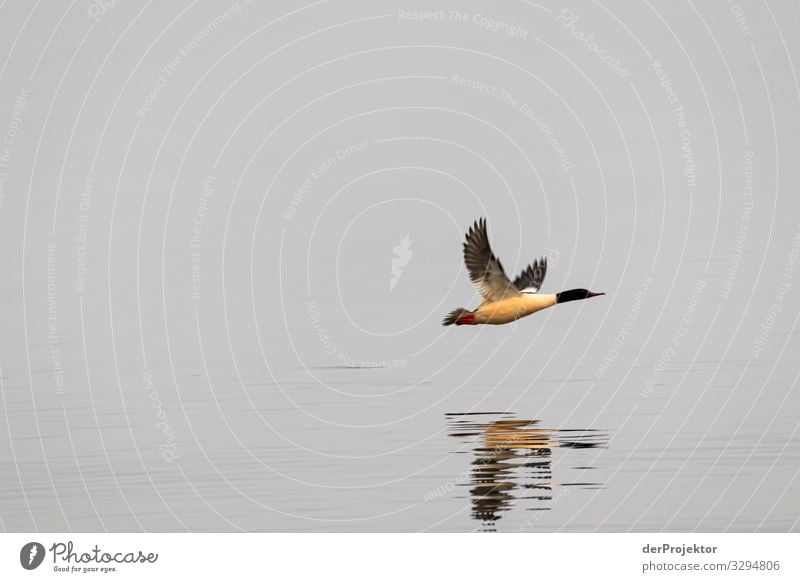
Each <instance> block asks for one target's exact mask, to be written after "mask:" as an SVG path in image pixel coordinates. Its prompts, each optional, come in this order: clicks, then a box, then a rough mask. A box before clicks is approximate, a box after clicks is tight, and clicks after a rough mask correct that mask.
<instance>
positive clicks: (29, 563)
mask: <svg viewBox="0 0 800 582" xmlns="http://www.w3.org/2000/svg"><path fill="white" fill-rule="evenodd" d="M44 554H45V551H44V546H43V545H42V544H40V543H39V542H28V543H27V544H25V545H24V546H22V549H21V550H20V551H19V563H20V564H22V567H23V568H25V569H26V570H35V569H36V568H38V567H39V566H40V565H41V563H42V561H43V560H44Z"/></svg>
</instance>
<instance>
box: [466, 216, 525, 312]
mask: <svg viewBox="0 0 800 582" xmlns="http://www.w3.org/2000/svg"><path fill="white" fill-rule="evenodd" d="M464 264H465V265H466V266H467V271H469V278H470V279H471V280H472V282H473V283H474V284H475V287H477V289H478V292H479V293H480V294H481V295H482V296H483V298H484V299H485V300H486V301H499V300H501V299H505V298H507V297H514V296H517V295H520V292H519V291H518V290H517V288H516V287H514V285H512V284H511V281H509V280H508V277H506V274H505V272H504V271H503V265H501V264H500V260H499V259H498V258H497V257H496V256H494V253H493V252H492V247H491V246H489V236H488V235H487V234H486V220H485V219H483V218H481V219H479V220H477V221H475V224H474V225H473V226H472V227H470V229H469V232H467V240H466V242H465V243H464Z"/></svg>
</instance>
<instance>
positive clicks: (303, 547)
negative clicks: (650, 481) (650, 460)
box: [0, 533, 800, 582]
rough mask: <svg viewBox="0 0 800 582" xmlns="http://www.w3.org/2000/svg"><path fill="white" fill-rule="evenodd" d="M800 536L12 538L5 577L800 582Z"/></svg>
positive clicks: (3, 555)
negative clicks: (759, 581)
mask: <svg viewBox="0 0 800 582" xmlns="http://www.w3.org/2000/svg"><path fill="white" fill-rule="evenodd" d="M798 550H800V534H679V533H670V534H658V533H654V534H643V533H635V534H567V533H563V534H506V535H482V534H276V533H263V534H177V533H174V534H173V533H169V534H108V533H98V534H59V533H43V534H0V580H4V581H5V580H9V581H11V580H14V581H16V580H66V579H70V580H114V581H120V582H121V581H123V580H148V582H151V581H155V580H179V579H186V576H192V577H197V579H202V580H218V579H225V580H231V581H233V580H235V581H237V582H239V581H242V580H281V581H288V580H298V581H299V580H303V581H308V580H326V581H327V580H346V581H347V582H355V581H359V580H369V581H370V582H373V581H376V580H381V581H382V580H402V581H404V582H408V581H409V580H415V579H423V580H455V581H457V582H463V581H468V580H479V581H481V582H486V581H487V580H493V579H497V580H502V579H511V578H510V577H511V576H513V577H515V579H519V580H528V579H543V578H549V577H556V576H557V577H559V578H560V579H562V580H578V579H579V577H580V579H586V580H592V581H593V582H594V581H598V580H614V581H615V582H619V581H624V580H742V581H744V580H766V581H776V582H777V581H779V580H793V581H794V580H799V579H800V570H798Z"/></svg>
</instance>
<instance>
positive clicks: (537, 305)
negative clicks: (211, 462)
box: [475, 293, 556, 324]
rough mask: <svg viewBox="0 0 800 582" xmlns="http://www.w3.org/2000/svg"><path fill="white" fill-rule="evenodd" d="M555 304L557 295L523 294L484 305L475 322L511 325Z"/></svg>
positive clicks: (477, 312)
mask: <svg viewBox="0 0 800 582" xmlns="http://www.w3.org/2000/svg"><path fill="white" fill-rule="evenodd" d="M555 304H556V296H555V294H546V295H545V294H539V293H523V294H522V295H519V296H516V297H510V298H508V299H502V300H500V301H492V302H491V303H484V304H483V305H481V306H480V307H479V308H478V309H477V311H476V312H475V322H476V323H489V324H502V323H509V322H510V321H515V320H517V319H519V318H520V317H525V316H526V315H530V314H531V313H536V312H537V311H540V310H542V309H545V308H547V307H550V306H552V305H555Z"/></svg>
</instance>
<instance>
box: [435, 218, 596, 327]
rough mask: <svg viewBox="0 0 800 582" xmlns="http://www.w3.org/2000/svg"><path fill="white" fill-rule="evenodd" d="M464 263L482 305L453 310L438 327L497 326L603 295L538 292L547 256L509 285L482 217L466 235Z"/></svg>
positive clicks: (571, 292)
mask: <svg viewBox="0 0 800 582" xmlns="http://www.w3.org/2000/svg"><path fill="white" fill-rule="evenodd" d="M464 263H465V264H466V266H467V271H468V272H469V278H470V279H471V280H472V283H473V284H474V285H475V287H476V288H477V290H478V292H479V293H480V294H481V296H483V303H481V304H480V306H479V307H478V308H477V309H475V310H472V311H470V310H469V309H464V308H463V307H459V308H458V309H454V310H453V311H451V312H450V313H448V314H447V317H445V318H444V319H443V320H442V325H453V324H454V323H455V324H456V325H478V324H493V325H500V324H503V323H510V322H512V321H516V320H517V319H520V318H521V317H525V316H526V315H530V314H531V313H536V312H537V311H541V310H542V309H547V308H548V307H552V306H553V305H556V304H559V303H567V302H568V301H575V300H578V299H588V298H589V297H597V296H598V295H605V293H595V292H593V291H589V290H587V289H570V290H569V291H561V292H560V293H550V294H544V293H539V289H541V287H542V283H543V282H544V276H545V274H546V273H547V257H542V258H541V259H538V260H536V261H534V262H533V263H532V264H531V265H529V266H528V267H527V268H526V269H524V270H523V271H522V273H520V274H519V276H518V277H517V278H516V279H514V282H513V283H512V282H511V281H509V279H508V277H507V276H506V273H505V271H503V265H501V264H500V260H499V259H498V258H497V257H496V256H495V255H494V253H493V252H492V247H491V246H490V245H489V236H488V235H487V233H486V219H484V218H481V219H479V220H476V221H475V224H474V225H473V226H471V227H470V229H469V232H467V239H466V242H464Z"/></svg>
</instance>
